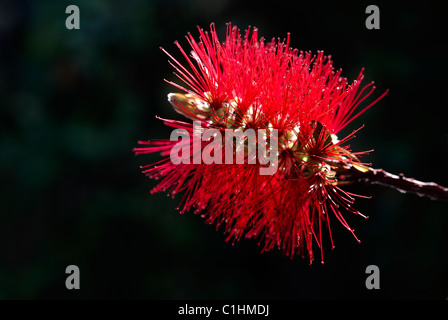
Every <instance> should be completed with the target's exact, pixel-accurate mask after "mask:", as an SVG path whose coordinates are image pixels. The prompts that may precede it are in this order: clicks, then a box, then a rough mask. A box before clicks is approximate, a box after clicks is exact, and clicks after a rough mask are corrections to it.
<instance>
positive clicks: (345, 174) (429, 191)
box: [337, 166, 448, 201]
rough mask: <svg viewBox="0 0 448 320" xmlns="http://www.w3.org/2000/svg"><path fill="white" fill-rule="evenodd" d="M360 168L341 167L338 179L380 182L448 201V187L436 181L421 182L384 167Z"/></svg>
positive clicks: (367, 182) (341, 180)
mask: <svg viewBox="0 0 448 320" xmlns="http://www.w3.org/2000/svg"><path fill="white" fill-rule="evenodd" d="M364 168H365V169H366V170H359V169H357V168H355V167H353V166H350V167H349V168H347V167H343V168H339V170H338V171H337V174H338V181H339V182H341V183H353V182H364V183H366V184H379V185H382V186H386V187H391V188H394V189H397V190H398V191H401V192H410V193H415V194H417V195H419V196H420V197H429V198H431V199H433V200H446V201H448V188H445V187H442V186H440V185H438V184H437V183H434V182H421V181H418V180H415V179H412V178H406V177H405V176H404V175H403V174H399V175H395V174H391V173H389V172H386V171H384V170H383V169H373V168H367V167H364Z"/></svg>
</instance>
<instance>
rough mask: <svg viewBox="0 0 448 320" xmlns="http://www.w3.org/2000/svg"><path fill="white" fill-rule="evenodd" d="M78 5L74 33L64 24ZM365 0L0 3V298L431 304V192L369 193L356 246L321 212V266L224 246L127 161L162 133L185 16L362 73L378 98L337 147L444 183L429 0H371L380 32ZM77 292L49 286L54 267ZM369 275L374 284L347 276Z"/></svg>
mask: <svg viewBox="0 0 448 320" xmlns="http://www.w3.org/2000/svg"><path fill="white" fill-rule="evenodd" d="M69 4H75V5H78V6H79V8H80V12H81V29H80V30H67V29H66V28H65V19H66V17H67V14H65V8H66V6H68V5H69ZM368 4H370V3H367V2H358V3H357V4H356V5H355V4H353V3H348V2H338V3H333V4H332V5H322V4H320V3H315V4H314V3H312V2H310V1H308V2H299V1H285V2H278V3H269V5H267V4H266V5H265V4H261V3H259V2H255V1H252V2H250V1H236V0H215V1H205V0H191V1H181V0H168V1H162V0H154V1H143V0H128V1H118V0H113V1H30V0H29V1H27V0H16V1H12V0H11V1H1V2H0V178H1V192H0V298H1V299H47V298H67V299H70V298H148V299H183V298H187V299H197V298H265V299H266V298H274V299H283V298H285V299H297V298H313V299H314V298H433V299H434V298H435V299H444V298H446V297H447V296H448V275H447V272H446V271H447V267H448V257H447V255H446V247H447V245H448V236H447V232H446V230H447V228H448V216H447V213H448V204H447V203H444V202H434V201H430V200H427V199H423V198H418V197H416V196H414V195H403V194H400V193H398V192H396V191H394V190H386V189H384V188H380V187H365V186H351V187H350V188H351V189H350V190H352V191H353V192H358V193H361V194H370V195H372V196H373V199H371V200H365V199H360V200H359V201H357V202H358V203H357V207H358V208H359V209H360V211H361V212H363V213H364V214H366V215H368V216H370V219H369V220H367V221H364V220H362V219H360V218H359V217H353V216H349V215H348V217H347V219H348V221H349V222H350V224H351V225H352V227H353V228H355V229H356V232H357V235H358V237H359V238H360V239H361V240H362V241H363V242H362V244H357V243H356V241H355V240H354V239H353V238H352V237H351V235H350V234H349V232H347V231H346V230H344V229H343V228H342V226H340V225H337V223H333V224H332V230H333V232H334V238H335V245H336V248H335V250H330V243H329V242H327V246H326V248H324V252H325V253H324V259H325V264H324V265H321V264H320V263H319V262H318V261H317V262H315V263H314V264H313V265H312V266H308V261H307V260H306V259H305V260H302V259H300V258H295V259H294V260H289V259H288V258H286V257H282V256H281V254H280V253H279V252H271V253H264V254H261V255H260V254H259V251H260V250H261V248H260V247H258V246H257V244H256V241H248V240H242V241H240V242H238V243H236V244H235V245H234V246H232V245H231V244H230V243H226V242H225V241H224V239H225V236H224V235H223V230H222V229H220V230H218V232H216V231H215V229H214V227H213V226H208V225H205V224H204V221H203V219H201V218H200V217H199V216H196V215H194V214H193V213H187V214H185V215H180V214H178V213H177V212H176V210H175V207H176V206H177V203H178V201H179V200H180V197H177V198H176V200H172V199H168V198H167V197H166V195H163V194H157V195H149V190H150V189H151V188H152V187H153V186H154V185H155V182H154V181H151V180H148V179H147V178H146V177H144V176H143V175H142V174H141V172H140V169H139V166H140V165H144V164H147V163H150V162H151V161H154V160H156V159H157V156H154V155H150V156H140V157H135V156H134V155H133V153H132V148H133V147H135V146H136V144H137V141H138V140H146V139H149V138H163V137H168V134H169V130H168V128H164V127H163V126H162V125H161V123H160V122H159V121H156V120H155V119H154V116H155V115H160V116H162V117H169V118H176V119H180V118H179V115H178V114H176V113H175V112H174V111H172V110H171V108H170V106H169V104H168V103H167V102H166V94H167V93H169V92H171V91H173V90H175V89H173V88H171V87H170V86H169V85H168V84H166V83H165V82H164V81H163V79H164V78H166V79H170V80H175V77H174V76H173V75H172V69H171V67H170V66H169V64H168V63H167V62H166V61H167V57H166V56H164V54H163V53H162V52H161V50H160V49H159V47H160V46H163V47H164V48H166V49H167V50H168V51H170V52H172V53H173V54H174V55H175V56H178V52H177V50H176V48H175V46H174V45H173V41H174V40H180V41H181V43H183V44H186V41H184V38H183V37H184V35H185V34H186V33H187V32H192V33H193V34H196V33H195V28H196V25H200V26H201V27H203V28H208V25H209V24H210V23H211V22H215V23H216V26H217V29H218V32H219V33H220V34H221V35H223V33H224V31H225V23H226V22H229V21H231V22H232V23H233V24H236V25H238V26H239V27H240V28H241V29H243V30H244V29H245V28H246V27H247V26H249V25H251V26H256V27H258V28H259V30H260V34H261V35H263V36H265V37H266V38H267V39H270V38H272V37H280V38H284V37H285V36H286V33H287V32H291V45H292V46H294V47H297V48H299V49H301V50H305V51H308V50H311V51H314V52H315V51H316V50H324V51H325V52H326V53H327V54H331V55H332V57H333V59H334V65H335V67H336V68H341V67H343V68H344V72H343V74H344V75H345V76H347V77H348V78H349V79H353V78H354V77H355V76H356V75H357V73H358V72H359V70H360V69H361V68H362V67H365V68H366V71H365V74H366V78H367V79H366V82H367V81H371V80H375V82H376V84H377V87H378V91H377V92H375V94H376V95H375V94H374V96H377V95H378V94H380V93H381V92H383V91H384V90H386V89H387V88H389V89H390V90H391V91H390V93H389V94H388V95H387V96H386V97H385V98H384V99H383V100H382V101H381V102H380V103H378V104H377V105H376V106H375V107H374V108H372V109H371V110H369V111H368V112H367V113H366V114H364V115H363V116H362V117H360V118H359V119H357V120H356V121H355V122H354V123H353V124H351V126H349V128H347V129H345V130H346V132H345V133H346V134H347V133H349V132H350V131H351V130H354V129H356V128H358V127H359V126H361V125H362V124H363V123H365V124H366V127H365V128H364V129H363V130H361V131H360V132H359V133H358V134H357V138H356V139H354V140H352V141H351V144H352V149H353V150H369V149H372V148H374V149H375V152H373V153H372V154H371V155H369V156H368V157H367V158H366V161H369V162H372V163H373V166H374V167H383V168H384V169H386V170H388V171H392V172H395V173H399V172H403V173H405V174H406V175H409V176H413V177H415V178H419V179H422V180H431V181H435V182H438V183H441V184H445V185H446V184H448V179H447V178H448V174H447V170H446V168H445V165H446V159H447V156H448V130H447V125H446V121H447V118H446V112H445V109H446V107H447V96H446V94H445V93H446V92H445V90H446V85H447V80H446V79H447V77H446V74H447V63H446V59H445V57H444V55H443V52H444V51H443V47H442V45H443V42H445V41H446V40H445V39H446V31H447V30H446V29H447V28H446V23H445V22H444V13H445V12H446V9H447V8H446V5H443V7H439V5H436V4H431V3H428V2H425V3H423V4H420V5H411V4H406V5H398V4H397V5H391V4H387V5H386V4H382V3H379V2H378V3H375V4H377V5H378V6H379V8H380V10H381V29H380V30H367V29H366V28H365V25H364V21H365V18H366V14H365V13H364V10H365V8H366V6H367V5H368ZM70 264H75V265H77V266H79V268H80V270H81V289H80V290H78V291H69V290H67V289H66V288H65V278H66V276H67V275H66V274H65V273H64V272H65V268H66V266H68V265H70ZM369 264H375V265H378V266H379V267H380V270H381V289H380V290H377V291H368V290H367V289H366V288H365V286H364V281H365V278H366V275H365V273H364V272H365V268H366V266H367V265H369Z"/></svg>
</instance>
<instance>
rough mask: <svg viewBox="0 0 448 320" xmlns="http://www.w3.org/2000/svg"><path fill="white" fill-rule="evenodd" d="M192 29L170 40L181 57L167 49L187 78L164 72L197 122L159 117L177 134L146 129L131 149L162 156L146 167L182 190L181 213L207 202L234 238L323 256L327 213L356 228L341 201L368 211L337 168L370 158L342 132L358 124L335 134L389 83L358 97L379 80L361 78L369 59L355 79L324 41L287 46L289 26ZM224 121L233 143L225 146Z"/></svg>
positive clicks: (210, 217) (174, 97)
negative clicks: (263, 30)
mask: <svg viewBox="0 0 448 320" xmlns="http://www.w3.org/2000/svg"><path fill="white" fill-rule="evenodd" d="M186 38H187V40H188V43H189V46H190V47H191V48H190V50H189V51H190V54H188V53H187V51H186V50H184V48H183V47H182V46H181V45H180V44H179V43H178V42H175V44H176V45H177V47H178V48H179V50H180V52H181V54H182V56H183V58H184V59H185V63H181V62H179V61H178V60H176V59H175V58H174V57H173V56H172V55H170V54H169V53H168V52H166V51H165V50H163V49H162V50H163V51H164V52H165V53H166V54H167V55H168V56H169V58H170V59H171V61H170V64H171V65H172V66H173V68H174V69H175V74H176V75H177V77H178V78H179V80H180V82H179V83H174V82H171V81H168V83H170V84H172V85H173V86H174V87H176V88H177V89H178V90H180V91H182V93H171V94H169V95H168V100H169V102H170V103H171V105H172V106H173V108H174V109H175V110H176V111H177V112H178V113H180V114H182V115H183V116H184V117H186V118H188V119H189V120H193V123H191V121H188V122H181V121H176V120H166V119H162V120H163V122H164V123H165V125H167V126H169V127H173V128H175V130H177V131H175V132H173V134H174V133H175V134H174V136H175V137H176V138H175V139H167V140H160V139H159V140H151V141H148V142H146V141H140V142H139V143H140V144H141V145H142V147H140V148H136V149H134V151H135V153H136V154H144V153H153V152H161V155H162V156H164V159H162V160H161V161H159V162H157V163H154V164H151V165H147V166H143V167H142V168H143V169H144V171H143V172H144V173H145V174H146V175H148V176H149V177H150V178H154V179H156V180H160V183H159V184H158V185H157V186H156V187H155V188H154V189H153V190H152V192H153V193H154V192H160V191H165V192H167V193H168V194H169V195H171V196H172V197H173V198H174V196H175V195H176V194H178V193H182V200H181V202H180V205H179V210H180V211H181V213H184V212H186V211H190V210H192V211H194V212H195V213H198V214H199V213H201V214H202V216H203V217H204V218H206V222H208V223H210V224H215V225H216V227H217V229H219V228H220V227H221V228H222V229H223V230H224V232H225V233H226V234H228V237H227V240H232V241H236V240H239V239H240V238H241V237H246V238H256V239H257V240H258V241H259V244H260V245H261V247H262V251H269V250H271V249H273V248H275V247H277V248H279V249H280V250H282V251H283V252H284V253H285V254H286V255H288V256H290V257H293V256H294V255H295V254H300V255H302V256H305V254H307V255H308V256H309V259H310V263H311V262H312V261H313V260H314V253H313V247H314V249H316V246H317V248H318V249H319V250H320V252H321V260H322V261H323V258H322V252H323V250H322V247H323V233H324V232H328V235H329V240H326V241H330V242H331V246H332V247H333V239H332V236H331V229H330V221H331V220H335V221H339V223H341V224H342V225H343V226H344V227H345V228H346V229H348V230H349V231H350V232H351V233H353V229H352V228H350V226H349V225H348V224H347V222H346V220H345V219H344V216H343V212H345V213H347V212H348V213H349V214H355V215H359V216H361V217H364V216H363V215H362V214H361V213H359V212H358V211H357V210H356V209H354V208H353V207H352V204H353V202H354V197H355V195H354V194H352V193H350V192H348V191H344V190H343V189H342V188H343V186H342V183H341V182H342V181H340V179H339V175H340V174H341V172H344V170H345V169H347V168H351V169H353V168H355V169H356V170H359V171H361V172H362V171H364V170H367V167H366V166H367V164H363V163H361V162H360V161H359V159H358V157H359V155H360V154H364V153H366V152H352V151H351V150H350V149H349V146H348V145H347V144H346V143H347V140H349V139H350V138H352V137H353V136H354V135H353V133H354V132H355V131H353V132H352V133H351V134H349V135H348V136H346V137H344V138H338V137H337V136H336V135H337V134H338V133H339V132H340V131H341V130H342V129H343V128H344V127H346V126H347V125H348V124H349V123H350V122H351V121H353V120H354V119H355V118H357V117H358V116H359V115H360V114H362V113H363V112H364V111H365V110H366V109H368V108H369V107H371V106H372V105H373V104H374V103H375V102H377V101H378V100H379V99H380V98H381V97H382V96H383V95H384V94H383V95H381V96H380V97H379V98H378V99H376V100H375V101H374V102H372V103H370V104H368V105H367V106H364V107H363V108H358V106H360V104H361V103H362V102H363V101H364V100H365V99H366V98H367V97H368V96H369V95H370V94H371V93H372V92H373V91H374V89H375V87H374V86H373V83H369V84H367V85H366V86H364V87H362V86H361V82H362V80H363V78H364V76H363V73H362V70H361V72H360V73H359V75H358V77H357V78H356V79H355V80H354V81H353V82H352V83H349V82H348V80H347V79H346V78H344V77H342V76H341V70H337V71H336V70H335V69H334V68H333V63H332V60H331V59H330V56H324V53H323V52H322V51H319V52H318V53H317V54H316V55H313V54H312V53H310V52H302V51H298V50H297V49H293V48H291V47H290V36H289V34H288V35H287V38H286V40H283V41H280V40H277V41H276V40H275V39H273V40H272V41H270V42H266V41H265V40H264V39H263V38H260V37H259V36H258V30H257V29H252V30H250V29H248V30H247V31H246V32H245V33H244V35H241V34H240V31H239V29H237V28H236V27H233V26H231V25H230V24H228V25H227V32H226V38H225V40H224V42H221V41H220V40H219V39H218V36H217V33H216V31H215V27H214V25H213V24H212V25H211V30H210V33H208V32H204V31H203V30H201V29H199V41H196V40H195V38H194V37H193V36H192V35H190V34H188V35H187V37H186ZM211 129H213V130H211ZM250 129H252V130H253V131H254V132H256V133H257V134H258V135H257V137H256V147H259V148H260V149H264V150H265V155H266V156H270V157H271V159H275V161H270V162H267V161H265V160H266V159H265V158H263V157H258V158H257V157H256V156H257V153H254V152H253V150H252V151H251V148H250V147H251V145H250V143H251V141H250V139H249V136H248V135H247V136H244V135H237V134H236V133H238V132H239V133H246V132H248V131H249V130H250ZM207 130H208V131H209V134H206V135H205V133H206V132H207ZM229 130H233V132H234V133H235V138H233V137H231V140H230V146H231V147H232V146H233V147H234V148H227V149H226V147H228V146H227V145H226V143H227V144H228V143H229V139H228V136H227V135H226V134H227V131H229ZM210 132H211V133H210ZM259 133H262V134H261V135H260V134H259ZM274 133H275V134H274ZM172 137H173V135H172ZM198 137H199V138H198ZM201 137H202V138H201ZM179 138H181V139H179ZM229 150H230V151H229ZM229 152H230V155H229ZM238 153H239V155H240V158H239V159H238ZM173 155H175V156H178V158H177V161H176V157H173ZM258 155H260V153H258ZM226 157H227V158H226ZM272 157H274V158H272ZM206 159H207V161H206ZM210 159H211V160H210ZM225 160H227V161H225ZM228 160H234V161H233V162H232V161H231V162H230V163H229V161H228ZM263 168H265V169H269V168H271V170H270V171H268V172H267V173H266V172H263V171H261V170H260V169H263ZM325 230H327V231H325ZM328 235H326V236H325V237H328ZM355 239H357V238H356V236H355Z"/></svg>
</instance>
